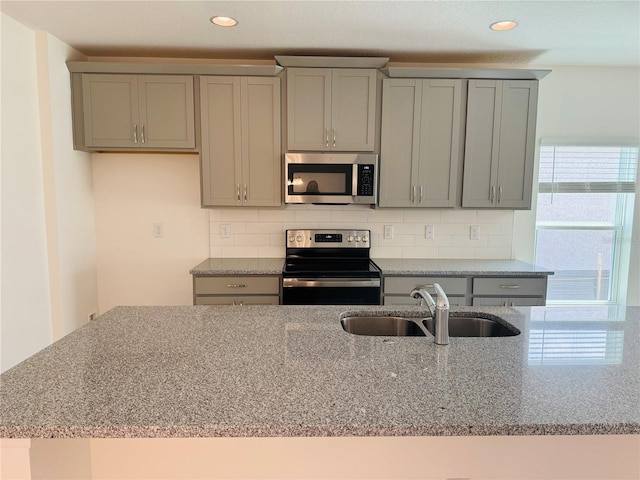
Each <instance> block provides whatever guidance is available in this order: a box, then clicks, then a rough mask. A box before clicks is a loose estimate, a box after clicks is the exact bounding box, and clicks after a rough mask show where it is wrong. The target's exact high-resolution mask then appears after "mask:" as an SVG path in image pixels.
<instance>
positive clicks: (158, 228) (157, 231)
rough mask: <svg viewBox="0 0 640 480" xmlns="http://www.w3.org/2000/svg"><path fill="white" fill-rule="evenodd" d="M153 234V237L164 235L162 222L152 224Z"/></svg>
mask: <svg viewBox="0 0 640 480" xmlns="http://www.w3.org/2000/svg"><path fill="white" fill-rule="evenodd" d="M153 236H154V237H155V238H162V237H164V225H163V224H162V223H154V224H153Z"/></svg>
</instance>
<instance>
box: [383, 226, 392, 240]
mask: <svg viewBox="0 0 640 480" xmlns="http://www.w3.org/2000/svg"><path fill="white" fill-rule="evenodd" d="M384 239H385V240H392V239H393V225H385V226H384Z"/></svg>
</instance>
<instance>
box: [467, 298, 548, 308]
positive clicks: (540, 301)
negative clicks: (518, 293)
mask: <svg viewBox="0 0 640 480" xmlns="http://www.w3.org/2000/svg"><path fill="white" fill-rule="evenodd" d="M544 305H546V302H545V299H544V297H474V299H473V306H474V307H536V306H544Z"/></svg>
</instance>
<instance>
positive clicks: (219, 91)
mask: <svg viewBox="0 0 640 480" xmlns="http://www.w3.org/2000/svg"><path fill="white" fill-rule="evenodd" d="M200 99H201V110H200V115H201V124H202V152H201V161H202V204H203V205H204V206H213V205H217V206H232V205H241V204H242V201H241V198H242V197H241V195H242V192H241V188H242V163H241V137H240V132H241V119H240V78H239V77H201V78H200Z"/></svg>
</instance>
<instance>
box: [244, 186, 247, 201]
mask: <svg viewBox="0 0 640 480" xmlns="http://www.w3.org/2000/svg"><path fill="white" fill-rule="evenodd" d="M244 202H245V203H247V186H246V185H245V186H244Z"/></svg>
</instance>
